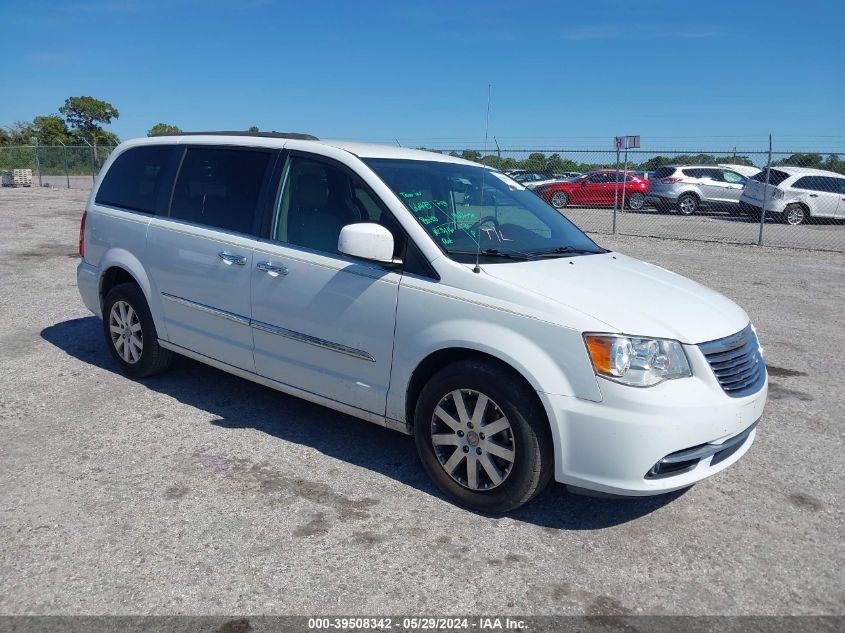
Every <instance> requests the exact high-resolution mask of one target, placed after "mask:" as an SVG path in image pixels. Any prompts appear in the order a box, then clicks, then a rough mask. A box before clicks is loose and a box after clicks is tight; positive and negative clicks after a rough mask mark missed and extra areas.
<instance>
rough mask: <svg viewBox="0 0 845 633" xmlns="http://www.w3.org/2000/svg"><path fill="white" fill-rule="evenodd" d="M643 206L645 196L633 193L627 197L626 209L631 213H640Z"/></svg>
mask: <svg viewBox="0 0 845 633" xmlns="http://www.w3.org/2000/svg"><path fill="white" fill-rule="evenodd" d="M644 206H645V196H644V195H643V194H641V193H640V192H639V191H635V192H634V193H632V194H631V195H630V196H628V208H629V209H631V211H640V210H641V209H642V208H643V207H644Z"/></svg>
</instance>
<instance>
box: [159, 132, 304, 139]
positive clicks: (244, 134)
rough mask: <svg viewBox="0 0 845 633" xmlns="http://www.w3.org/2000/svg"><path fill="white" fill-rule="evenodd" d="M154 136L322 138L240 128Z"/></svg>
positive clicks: (297, 133)
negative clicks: (240, 129) (241, 129)
mask: <svg viewBox="0 0 845 633" xmlns="http://www.w3.org/2000/svg"><path fill="white" fill-rule="evenodd" d="M153 136H260V137H263V138H290V139H297V140H300V141H319V140H320V139H318V138H317V137H316V136H314V135H312V134H304V133H302V132H245V131H239V130H229V131H220V132H165V133H162V134H153Z"/></svg>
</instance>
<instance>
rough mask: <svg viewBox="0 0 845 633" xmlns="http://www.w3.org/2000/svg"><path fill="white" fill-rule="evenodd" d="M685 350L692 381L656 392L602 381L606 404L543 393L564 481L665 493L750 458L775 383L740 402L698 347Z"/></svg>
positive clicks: (630, 492)
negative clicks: (733, 441) (765, 406)
mask: <svg viewBox="0 0 845 633" xmlns="http://www.w3.org/2000/svg"><path fill="white" fill-rule="evenodd" d="M685 350H686V352H687V357H688V359H689V361H690V365H691V366H692V370H693V376H692V377H690V378H681V379H678V380H670V381H667V382H664V383H662V384H660V385H657V386H655V387H649V388H635V387H628V386H625V385H620V384H618V383H615V382H612V381H609V380H604V379H601V380H600V381H599V383H600V386H601V391H602V398H603V399H602V401H601V402H589V401H586V400H581V399H578V398H573V397H566V396H554V395H550V394H544V393H541V394H540V397H541V399H542V401H543V403H544V405H545V407H546V409H547V412H548V413H549V419H550V420H552V433H553V435H554V442H555V456H556V461H555V479H556V480H557V481H559V482H561V483H564V484H568V485H570V486H575V487H578V488H585V489H588V490H594V491H600V492H605V493H610V494H614V495H629V496H642V495H653V494H661V493H665V492H670V491H672V490H678V489H680V488H685V487H687V486H689V485H691V484H694V483H695V482H697V481H700V480H702V479H704V478H706V477H709V476H711V475H714V474H716V473H717V472H719V471H721V470H724V469H725V468H727V467H728V466H730V465H731V464H733V463H734V462H736V461H737V460H738V459H739V458H740V457H742V455H744V454H745V452H746V451H747V450H748V449H749V448H750V446H751V444H752V443H753V442H754V437H755V435H756V426H755V425H756V424H757V422H758V421H759V420H760V418H761V416H762V414H763V407H764V405H765V403H766V395H767V391H768V384H767V382H766V383H764V384H763V386H762V388H761V389H760V390H759V391H757V392H756V393H754V394H751V395H748V396H745V397H741V398H732V397H730V396H728V395H727V394H726V393H725V392H724V391H723V390H722V388H721V387H720V385H719V383H718V381H717V380H716V378H715V376H714V375H713V372H712V370H711V369H710V367H709V366H708V364H707V361H706V359H705V358H704V356H703V354H702V353H701V352H700V351H699V350H698V348H697V347H696V346H685ZM742 434H744V436H743V437H740V438H739V439H738V440H737V441H736V442H735V443H734V444H730V442H731V440H732V439H733V438H735V437H737V436H740V435H742ZM715 445H724V447H725V448H724V449H720V448H719V447H717V446H715ZM693 451H698V453H699V455H698V456H696V454H695V453H694V452H693ZM685 453H686V454H685ZM678 456H680V459H677V460H675V461H674V463H673V459H674V458H675V457H678ZM667 459H668V461H666V460H667ZM661 463H663V464H664V467H661V466H659V465H660V464H661ZM670 464H671V465H670Z"/></svg>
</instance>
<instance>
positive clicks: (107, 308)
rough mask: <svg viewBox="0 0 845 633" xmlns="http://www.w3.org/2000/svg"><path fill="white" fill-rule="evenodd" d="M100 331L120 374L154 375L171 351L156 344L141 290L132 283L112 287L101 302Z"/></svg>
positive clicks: (165, 364)
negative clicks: (121, 372) (119, 369)
mask: <svg viewBox="0 0 845 633" xmlns="http://www.w3.org/2000/svg"><path fill="white" fill-rule="evenodd" d="M103 334H104V335H105V338H106V345H107V347H108V348H109V352H110V353H111V355H112V358H114V360H115V361H117V363H118V365H120V368H121V369H122V370H123V372H124V373H126V374H129V375H130V376H134V377H136V378H143V377H145V376H152V375H154V374H158V373H160V372H162V371H164V370H165V369H167V368H168V367H169V366H170V363H171V362H172V360H173V354H172V352H170V350H166V349H164V348H163V347H161V346H160V345H159V344H158V333H157V332H156V328H155V323H153V317H152V314H150V308H149V306H147V301H146V299H145V298H144V293H143V292H141V289H140V288H139V287H138V286H137V285H136V284H134V283H127V284H120V285H118V286H115V287H114V288H112V289H111V290H110V291H109V293H108V294H107V295H106V299H105V301H104V303H103Z"/></svg>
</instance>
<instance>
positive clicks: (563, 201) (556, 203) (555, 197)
mask: <svg viewBox="0 0 845 633" xmlns="http://www.w3.org/2000/svg"><path fill="white" fill-rule="evenodd" d="M549 203H550V204H551V205H552V206H553V207H554V208H555V209H564V208H566V207H568V206H569V196H568V195H567V194H566V192H565V191H555V192H554V193H553V194H552V197H551V198H549Z"/></svg>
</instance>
